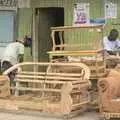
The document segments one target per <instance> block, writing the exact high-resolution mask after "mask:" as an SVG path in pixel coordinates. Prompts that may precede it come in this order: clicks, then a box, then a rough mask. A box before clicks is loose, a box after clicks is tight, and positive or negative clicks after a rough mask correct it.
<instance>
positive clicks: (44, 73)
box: [19, 71, 84, 77]
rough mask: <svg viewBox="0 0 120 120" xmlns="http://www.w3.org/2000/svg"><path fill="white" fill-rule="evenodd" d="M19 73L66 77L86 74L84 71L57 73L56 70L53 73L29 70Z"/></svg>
mask: <svg viewBox="0 0 120 120" xmlns="http://www.w3.org/2000/svg"><path fill="white" fill-rule="evenodd" d="M19 74H28V75H29V74H31V75H49V76H50V75H51V76H52V75H54V76H64V77H66V76H69V77H81V76H83V75H84V74H83V73H82V74H81V73H55V72H53V73H49V72H47V73H46V72H29V71H22V72H20V73H19Z"/></svg>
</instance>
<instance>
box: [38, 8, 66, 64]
mask: <svg viewBox="0 0 120 120" xmlns="http://www.w3.org/2000/svg"><path fill="white" fill-rule="evenodd" d="M63 25H64V8H40V9H39V26H38V58H39V61H42V62H46V61H49V56H48V54H47V52H48V51H50V50H52V41H51V36H50V34H51V31H50V27H56V26H63ZM58 40H59V39H58ZM58 43H59V41H58Z"/></svg>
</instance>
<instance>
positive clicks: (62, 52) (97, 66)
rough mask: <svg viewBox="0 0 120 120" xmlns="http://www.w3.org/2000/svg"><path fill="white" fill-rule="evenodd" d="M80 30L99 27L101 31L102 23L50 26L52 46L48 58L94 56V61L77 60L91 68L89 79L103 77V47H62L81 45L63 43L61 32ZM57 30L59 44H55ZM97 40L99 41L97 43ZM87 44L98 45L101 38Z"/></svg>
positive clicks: (104, 66)
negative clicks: (84, 48) (83, 48)
mask: <svg viewBox="0 0 120 120" xmlns="http://www.w3.org/2000/svg"><path fill="white" fill-rule="evenodd" d="M76 29H78V30H81V29H95V30H96V29H100V30H101V31H102V30H103V25H101V24H98V25H93V24H90V25H80V26H63V27H51V38H52V44H53V47H52V51H49V52H48V54H49V59H50V61H51V62H52V61H53V59H54V57H55V56H57V57H58V59H59V57H60V56H63V57H65V58H66V57H67V58H68V57H69V56H71V57H81V58H82V57H83V56H85V57H89V58H90V56H91V57H93V56H94V57H95V59H94V61H93V60H91V61H90V60H88V61H87V59H86V62H83V61H80V60H79V61H78V63H79V62H83V63H85V64H86V65H88V66H89V68H90V70H91V77H90V79H98V78H100V77H103V76H105V74H106V65H105V61H104V56H103V49H102V48H99V47H98V48H97V49H92V50H90V49H86V50H74V51H73V50H66V49H64V48H66V47H67V48H73V47H74V48H78V47H80V46H82V45H83V43H84V42H83V43H80V44H69V43H67V44H66V43H65V40H63V34H64V32H67V31H68V30H73V31H74V30H76ZM56 32H58V33H59V38H60V44H59V45H57V44H56V42H55V41H56V40H55V39H56V38H55V33H56ZM98 42H99V43H98ZM89 44H92V46H93V47H94V46H95V45H98V46H99V44H102V40H101V41H99V40H97V42H95V43H89ZM57 48H59V50H57ZM72 62H76V61H72ZM90 62H91V63H92V64H89V63H90Z"/></svg>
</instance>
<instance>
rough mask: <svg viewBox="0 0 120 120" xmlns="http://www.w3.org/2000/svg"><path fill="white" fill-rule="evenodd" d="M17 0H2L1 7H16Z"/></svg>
mask: <svg viewBox="0 0 120 120" xmlns="http://www.w3.org/2000/svg"><path fill="white" fill-rule="evenodd" d="M16 6H17V0H0V7H16Z"/></svg>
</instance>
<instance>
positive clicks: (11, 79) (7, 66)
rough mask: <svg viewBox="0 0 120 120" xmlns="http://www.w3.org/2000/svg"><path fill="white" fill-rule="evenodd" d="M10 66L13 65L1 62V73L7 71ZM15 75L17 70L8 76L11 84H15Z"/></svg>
mask: <svg viewBox="0 0 120 120" xmlns="http://www.w3.org/2000/svg"><path fill="white" fill-rule="evenodd" d="M12 66H13V65H12V64H11V63H10V62H9V61H3V63H2V65H1V71H2V72H4V71H5V70H7V69H9V68H10V67H12ZM16 73H17V70H13V71H11V72H10V73H9V74H8V77H9V80H10V83H11V84H15V82H14V79H15V75H16Z"/></svg>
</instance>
